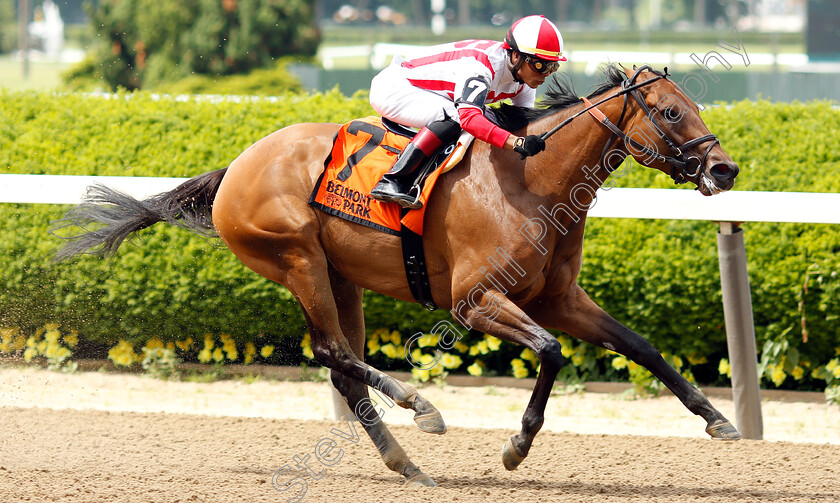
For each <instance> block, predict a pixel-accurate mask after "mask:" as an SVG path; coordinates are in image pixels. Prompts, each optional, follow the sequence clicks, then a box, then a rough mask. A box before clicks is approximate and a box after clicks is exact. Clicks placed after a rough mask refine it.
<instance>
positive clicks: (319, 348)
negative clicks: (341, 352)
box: [312, 343, 337, 369]
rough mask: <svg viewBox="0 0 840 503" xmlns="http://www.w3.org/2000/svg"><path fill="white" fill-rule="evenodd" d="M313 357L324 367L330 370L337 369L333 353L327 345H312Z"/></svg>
mask: <svg viewBox="0 0 840 503" xmlns="http://www.w3.org/2000/svg"><path fill="white" fill-rule="evenodd" d="M312 355H313V357H314V358H315V361H316V362H318V364H319V365H321V366H322V367H327V368H330V369H335V368H337V367H336V365H335V363H334V359H333V355H332V352H331V351H330V348H329V346H327V345H326V344H323V343H321V344H317V343H316V344H312Z"/></svg>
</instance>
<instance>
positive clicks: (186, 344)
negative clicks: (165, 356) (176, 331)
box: [175, 337, 193, 351]
mask: <svg viewBox="0 0 840 503" xmlns="http://www.w3.org/2000/svg"><path fill="white" fill-rule="evenodd" d="M192 345H193V338H192V337H187V338H186V339H185V340H183V341H176V342H175V346H177V347H178V349H180V350H181V351H186V350H188V349H190V347H192Z"/></svg>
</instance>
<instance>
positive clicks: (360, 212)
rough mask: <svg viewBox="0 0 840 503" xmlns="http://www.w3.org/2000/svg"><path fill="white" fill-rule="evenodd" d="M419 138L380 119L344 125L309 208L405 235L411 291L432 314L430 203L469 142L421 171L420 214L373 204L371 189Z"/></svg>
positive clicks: (464, 141)
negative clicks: (427, 245)
mask: <svg viewBox="0 0 840 503" xmlns="http://www.w3.org/2000/svg"><path fill="white" fill-rule="evenodd" d="M414 134H415V132H414V131H412V130H409V129H407V128H405V127H404V126H401V125H399V124H397V123H395V122H392V121H389V120H387V119H382V118H380V117H365V118H362V119H356V120H353V121H350V122H348V123H346V124H343V125H342V126H341V128H339V130H338V132H337V133H336V136H335V139H334V140H333V147H332V149H331V151H330V154H329V156H327V159H326V160H325V161H324V172H323V173H321V176H320V177H319V178H318V181H317V182H316V183H315V187H314V189H313V191H312V195H311V196H310V198H309V204H310V205H312V206H313V207H315V208H317V209H319V210H321V211H323V212H325V213H328V214H330V215H334V216H337V217H340V218H343V219H345V220H349V221H351V222H354V223H357V224H360V225H364V226H366V227H370V228H372V229H376V230H379V231H381V232H385V233H386V234H391V235H394V236H400V238H401V241H402V249H403V261H404V265H405V271H406V278H407V279H408V284H409V287H410V288H411V292H412V294H413V295H414V297H415V298H416V299H417V301H418V302H419V303H420V304H422V305H423V306H424V307H426V308H427V309H429V310H430V311H431V310H434V309H437V306H436V305H435V304H434V301H433V300H432V295H431V288H430V287H429V280H428V274H427V273H426V261H425V256H424V253H423V238H422V235H423V217H424V215H425V210H426V202H427V201H428V199H429V195H430V194H431V191H432V188H433V187H434V185H435V182H436V181H437V179H438V177H439V176H440V174H441V173H443V172H444V171H448V169H451V168H452V167H453V166H455V165H456V164H457V163H458V162H460V160H461V159H462V158H463V155H464V153H465V152H466V149H467V147H468V146H469V142H468V141H467V139H465V138H464V135H462V137H461V138H459V139H458V140H457V141H455V142H452V143H451V144H449V145H444V146H443V147H442V148H441V150H440V151H438V152H437V154H436V155H434V156H432V157H431V158H430V159H429V160H428V161H427V162H426V163H425V164H424V165H422V166H421V167H420V168H419V169H420V173H419V175H418V177H417V181H416V182H415V184H416V185H417V188H416V190H417V191H418V193H419V196H418V197H419V198H420V201H421V202H423V206H422V207H421V208H420V209H417V210H408V209H403V208H400V206H399V205H398V204H396V203H385V202H382V201H378V200H376V199H373V198H372V197H370V191H371V189H372V188H373V186H374V185H376V182H378V181H379V179H380V178H381V176H382V175H383V174H384V173H385V172H386V171H388V170H389V169H390V168H391V166H392V165H393V164H394V161H395V160H396V158H397V156H398V155H399V154H400V152H402V149H403V148H405V146H406V145H407V144H408V142H409V141H410V140H411V138H412V137H413V136H414ZM467 136H469V135H467ZM471 138H472V137H471V136H469V139H471Z"/></svg>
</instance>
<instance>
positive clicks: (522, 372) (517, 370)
mask: <svg viewBox="0 0 840 503" xmlns="http://www.w3.org/2000/svg"><path fill="white" fill-rule="evenodd" d="M510 366H511V368H512V369H513V377H515V378H517V379H522V378H525V377H528V369H527V368H525V362H524V361H523V360H520V359H519V358H514V359H513V360H511V361H510Z"/></svg>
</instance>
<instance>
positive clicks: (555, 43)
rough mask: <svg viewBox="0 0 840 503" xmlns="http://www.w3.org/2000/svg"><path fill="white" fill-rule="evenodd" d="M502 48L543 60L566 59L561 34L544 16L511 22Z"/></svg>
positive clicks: (528, 17)
mask: <svg viewBox="0 0 840 503" xmlns="http://www.w3.org/2000/svg"><path fill="white" fill-rule="evenodd" d="M504 48H505V49H512V50H514V51H516V52H519V53H521V54H526V55H531V56H535V57H537V58H539V59H542V60H544V61H566V57H565V56H563V36H562V35H561V34H560V30H558V29H557V27H556V26H554V23H552V22H551V21H549V20H548V19H546V18H545V17H544V16H527V17H523V18H522V19H520V20H519V21H516V22H515V23H513V25H512V26H511V27H510V30H508V32H507V35H505V43H504Z"/></svg>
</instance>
